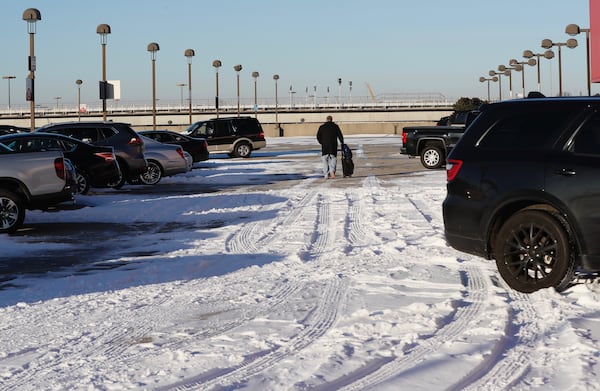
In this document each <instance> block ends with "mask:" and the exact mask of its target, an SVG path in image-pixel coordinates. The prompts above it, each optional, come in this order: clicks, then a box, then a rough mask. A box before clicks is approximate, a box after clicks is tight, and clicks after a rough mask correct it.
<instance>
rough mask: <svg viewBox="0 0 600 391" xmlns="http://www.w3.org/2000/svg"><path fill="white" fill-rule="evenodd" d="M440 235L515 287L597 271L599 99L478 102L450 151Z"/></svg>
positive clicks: (565, 282)
mask: <svg viewBox="0 0 600 391" xmlns="http://www.w3.org/2000/svg"><path fill="white" fill-rule="evenodd" d="M446 171H447V177H448V183H447V190H448V193H447V196H446V199H445V200H444V203H443V214H444V225H445V235H446V240H447V242H448V244H449V245H450V246H452V247H454V248H455V249H457V250H461V251H464V252H467V253H470V254H475V255H479V256H482V257H485V258H487V259H495V260H496V265H497V267H498V270H499V272H500V275H501V276H502V278H503V279H504V280H505V281H506V282H507V284H508V285H509V286H510V287H511V288H513V289H515V290H518V291H521V292H534V291H536V290H538V289H542V288H548V287H554V288H556V289H557V290H558V291H560V290H563V289H565V288H567V287H568V286H569V285H570V284H571V282H572V280H573V277H574V275H575V273H576V272H577V271H581V272H597V271H599V270H600V240H599V236H600V98H589V97H587V98H540V99H519V100H512V101H505V102H499V103H494V104H490V105H487V106H483V107H482V108H481V110H480V114H479V116H478V117H477V118H476V119H475V120H474V122H473V123H471V124H470V126H469V127H468V129H467V130H466V132H465V133H464V135H463V136H462V137H461V139H460V140H459V141H458V143H457V145H456V146H455V147H454V149H453V150H452V152H451V153H450V154H449V155H448V162H447V166H446Z"/></svg>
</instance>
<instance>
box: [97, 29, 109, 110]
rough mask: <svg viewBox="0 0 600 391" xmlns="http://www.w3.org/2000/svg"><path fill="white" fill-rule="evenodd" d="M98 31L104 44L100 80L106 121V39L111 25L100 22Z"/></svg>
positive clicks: (101, 42)
mask: <svg viewBox="0 0 600 391" xmlns="http://www.w3.org/2000/svg"><path fill="white" fill-rule="evenodd" d="M96 33H98V34H99V35H100V44H101V45H102V81H101V82H100V99H102V119H103V120H104V121H106V96H107V94H108V84H107V82H106V41H107V37H108V34H110V26H109V25H107V24H99V25H98V27H97V28H96Z"/></svg>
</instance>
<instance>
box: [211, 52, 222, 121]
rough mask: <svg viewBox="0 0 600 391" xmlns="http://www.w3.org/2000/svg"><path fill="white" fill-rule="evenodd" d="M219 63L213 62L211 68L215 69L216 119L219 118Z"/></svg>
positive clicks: (218, 61) (217, 61)
mask: <svg viewBox="0 0 600 391" xmlns="http://www.w3.org/2000/svg"><path fill="white" fill-rule="evenodd" d="M221 65H222V64H221V61H220V60H215V61H213V63H212V66H213V67H215V77H216V85H217V94H216V95H215V110H216V111H217V118H219V68H220V67H221Z"/></svg>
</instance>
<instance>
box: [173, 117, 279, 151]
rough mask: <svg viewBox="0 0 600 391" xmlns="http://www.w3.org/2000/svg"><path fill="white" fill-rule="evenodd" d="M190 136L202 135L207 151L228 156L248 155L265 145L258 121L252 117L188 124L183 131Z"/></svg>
mask: <svg viewBox="0 0 600 391" xmlns="http://www.w3.org/2000/svg"><path fill="white" fill-rule="evenodd" d="M184 133H185V134H186V135H188V136H191V137H203V138H205V139H206V141H207V142H208V151H209V152H213V153H227V154H228V155H229V156H230V157H243V158H246V157H250V154H251V153H252V151H253V150H257V149H260V148H264V147H266V146H267V142H266V140H265V133H264V131H263V129H262V126H261V124H260V122H259V121H258V120H257V119H256V118H253V117H225V118H213V119H211V120H208V121H200V122H196V123H193V124H192V125H190V126H189V127H188V128H187V129H186V130H185V132H184Z"/></svg>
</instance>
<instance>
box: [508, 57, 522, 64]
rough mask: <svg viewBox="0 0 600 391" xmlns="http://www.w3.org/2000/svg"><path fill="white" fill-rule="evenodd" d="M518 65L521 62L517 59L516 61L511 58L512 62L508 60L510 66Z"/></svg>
mask: <svg viewBox="0 0 600 391" xmlns="http://www.w3.org/2000/svg"><path fill="white" fill-rule="evenodd" d="M518 63H519V62H518V61H517V60H516V59H514V58H511V59H510V60H508V65H516V64H518Z"/></svg>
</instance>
